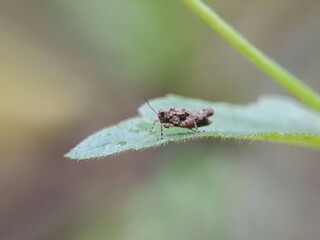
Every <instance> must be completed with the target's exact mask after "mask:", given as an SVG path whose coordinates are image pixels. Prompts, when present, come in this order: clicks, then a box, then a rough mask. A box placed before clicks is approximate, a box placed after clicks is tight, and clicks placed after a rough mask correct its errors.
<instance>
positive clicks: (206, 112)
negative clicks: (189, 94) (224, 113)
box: [146, 100, 214, 139]
mask: <svg viewBox="0 0 320 240" xmlns="http://www.w3.org/2000/svg"><path fill="white" fill-rule="evenodd" d="M146 101H147V100H146ZM147 104H148V105H149V106H150V104H149V102H148V101H147ZM150 108H151V109H152V110H153V111H154V112H155V113H156V114H157V116H158V119H157V120H155V121H154V122H153V125H152V128H151V129H150V131H152V130H153V128H154V126H155V124H156V122H160V124H161V137H160V138H161V139H162V138H163V127H165V128H170V127H181V128H188V129H190V130H192V131H196V132H200V131H199V129H198V127H203V126H207V125H209V124H211V121H210V120H209V119H208V118H209V117H211V116H212V115H213V113H214V111H213V109H212V108H205V109H202V110H195V111H190V110H186V109H183V108H182V109H177V108H170V109H169V110H162V109H160V110H159V111H158V113H157V112H156V111H155V110H154V109H153V108H152V107H151V106H150ZM194 129H195V130H194Z"/></svg>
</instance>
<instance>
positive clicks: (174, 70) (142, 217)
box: [0, 0, 320, 240]
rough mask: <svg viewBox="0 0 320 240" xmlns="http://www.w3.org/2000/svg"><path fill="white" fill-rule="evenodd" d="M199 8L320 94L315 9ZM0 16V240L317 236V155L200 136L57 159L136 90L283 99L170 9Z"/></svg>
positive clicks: (176, 8) (125, 5)
mask: <svg viewBox="0 0 320 240" xmlns="http://www.w3.org/2000/svg"><path fill="white" fill-rule="evenodd" d="M208 3H209V4H210V5H212V6H214V7H215V9H216V10H217V12H219V13H220V14H221V15H222V16H223V17H224V18H225V19H227V20H228V22H230V23H231V24H232V25H234V26H235V28H236V29H237V30H239V31H240V32H241V33H243V34H244V35H245V36H247V37H248V38H249V39H250V40H251V41H252V42H253V43H254V44H255V45H257V46H258V47H259V48H261V49H263V51H265V52H267V53H268V55H269V56H271V57H272V58H275V59H277V60H278V61H279V62H280V63H281V64H283V65H285V66H286V67H287V68H288V69H289V70H291V71H293V72H294V73H295V74H297V75H298V76H299V77H301V79H305V80H306V82H307V83H308V84H309V85H311V86H313V87H314V88H315V89H317V90H319V89H320V85H319V84H320V83H319V81H318V75H319V69H320V68H319V62H320V61H319V56H320V52H319V49H320V48H319V47H318V42H319V41H318V40H319V39H320V34H319V33H320V25H319V24H318V23H319V22H320V14H319V13H320V4H319V1H312V0H307V1H299V0H293V1H288V0H285V1H250V0H243V1H233V0H231V1H223V2H222V1H220V2H217V1H208ZM0 19H1V23H0V34H1V38H0V52H1V57H0V65H1V71H0V129H1V134H0V176H1V183H0V190H1V192H2V193H3V194H2V195H1V201H0V211H1V214H0V239H81V238H83V239H88V238H89V237H92V238H97V239H128V238H129V239H132V238H139V237H140V236H141V235H142V234H143V233H144V231H145V230H146V231H148V232H147V233H148V237H149V239H150V238H154V239H158V238H160V237H161V236H163V237H166V236H171V237H172V238H178V239H179V238H188V237H190V239H195V238H196V239H213V238H217V239H241V238H242V239H246V240H248V239H261V240H264V239H266V240H267V239H268V240H269V239H288V240H289V239H295V238H298V239H299V238H300V239H302V238H303V239H318V238H319V235H320V231H319V227H318V225H319V224H318V223H319V222H320V213H319V210H318V209H319V207H318V205H319V199H320V195H319V191H318V189H319V186H320V179H319V169H320V161H319V153H318V152H317V151H313V150H310V149H301V148H296V147H288V146H283V145H281V146H278V145H272V144H266V143H264V144H262V145H260V144H253V146H248V145H247V144H246V143H242V142H240V143H235V142H232V141H231V142H230V141H223V143H219V141H216V142H215V141H211V140H209V141H201V142H199V143H198V144H196V143H195V142H193V143H192V144H181V145H180V144H173V145H171V144H170V145H169V146H166V147H164V148H161V149H152V150H148V151H144V152H143V153H140V152H135V153H126V154H122V155H119V156H115V157H113V158H110V159H108V160H106V161H82V162H81V163H80V162H78V163H75V162H72V161H68V160H66V159H65V158H63V153H66V152H67V151H68V150H69V149H70V148H71V147H73V146H74V145H75V144H76V143H77V142H79V141H80V140H81V139H83V138H84V137H85V136H87V135H89V134H90V133H92V132H93V131H96V130H98V129H101V128H102V127H105V126H109V125H113V124H115V123H117V122H119V121H120V120H122V119H126V118H129V117H132V116H135V115H137V107H138V106H140V105H141V104H142V103H143V102H144V100H143V96H146V97H147V98H150V99H152V98H154V97H156V96H163V95H165V94H167V93H174V94H180V95H184V96H188V97H196V98H202V99H208V100H209V101H214V102H233V103H235V102H236V103H246V102H252V100H253V99H256V97H257V96H259V95H261V94H262V93H264V94H266V93H281V94H283V92H282V91H281V89H279V87H278V86H276V85H275V84H273V83H272V82H270V81H265V80H266V79H265V78H266V77H265V76H264V75H262V74H261V73H260V72H259V71H257V70H256V69H254V68H253V67H252V66H251V65H250V64H249V63H248V62H247V61H246V60H245V59H243V58H242V57H241V56H239V54H238V53H236V52H235V51H234V50H233V49H231V48H230V47H229V46H228V45H227V44H226V43H225V42H224V41H223V40H221V39H220V38H219V37H217V35H216V34H214V33H212V32H211V30H210V29H209V28H208V27H207V26H205V25H204V24H203V23H202V22H201V21H200V20H199V19H198V18H197V17H196V16H194V14H192V13H191V12H190V10H189V9H187V8H186V7H185V6H184V5H182V4H181V3H180V2H179V1H169V0H166V1H155V0H154V1H149V0H144V1H142V0H134V1H131V2H129V1H124V0H120V1H119V0H117V1H114V0H106V1H100V0H99V1H84V0H82V1H71V0H70V1H62V0H60V1H59V0H56V1H32V0H31V1H0ZM238 145H239V146H238ZM179 190H180V191H179ZM190 226H193V227H194V228H192V227H190ZM164 231H166V232H164ZM182 231H183V232H182ZM184 234H188V236H186V235H184ZM86 236H88V238H85V237H86ZM131 236H132V237H131Z"/></svg>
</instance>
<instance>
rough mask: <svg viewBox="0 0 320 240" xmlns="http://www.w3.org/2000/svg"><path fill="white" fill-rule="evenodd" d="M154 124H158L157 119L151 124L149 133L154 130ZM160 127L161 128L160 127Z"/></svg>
mask: <svg viewBox="0 0 320 240" xmlns="http://www.w3.org/2000/svg"><path fill="white" fill-rule="evenodd" d="M156 122H159V119H157V120H154V122H153V124H152V127H151V128H150V130H149V131H150V132H152V130H153V129H154V125H156ZM161 127H162V126H161Z"/></svg>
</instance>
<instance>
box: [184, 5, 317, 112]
mask: <svg viewBox="0 0 320 240" xmlns="http://www.w3.org/2000/svg"><path fill="white" fill-rule="evenodd" d="M182 1H183V2H184V3H185V4H186V5H188V6H189V7H190V8H191V9H192V10H193V11H194V12H195V13H196V14H197V15H198V16H200V17H201V18H202V19H203V20H204V21H206V22H207V23H208V24H209V25H210V26H211V27H212V28H213V29H214V30H215V31H217V32H218V33H219V34H220V35H221V36H222V37H223V38H224V39H226V40H227V41H228V42H229V43H230V44H231V45H232V46H234V47H235V48H236V49H237V50H238V51H239V52H240V53H242V54H243V55H244V56H245V57H247V58H248V59H249V60H250V61H251V62H252V63H253V64H255V65H256V66H257V67H258V68H259V69H261V70H262V71H263V72H265V73H266V74H268V75H269V76H270V77H271V78H272V79H273V80H274V81H276V82H277V83H278V84H280V85H281V86H282V87H283V88H285V89H286V90H287V91H288V92H290V93H291V94H292V95H293V96H295V97H297V98H298V99H300V100H301V101H302V102H304V103H305V104H306V105H308V106H310V107H311V108H313V109H316V110H317V111H320V95H319V94H318V93H317V92H315V91H314V90H313V89H311V88H310V87H308V86H307V85H306V84H304V83H303V82H302V81H301V80H300V79H298V78H297V77H295V76H294V75H293V74H291V73H290V72H288V71H287V70H285V69H284V68H282V67H281V66H280V65H278V64H277V63H276V62H275V61H273V60H272V59H270V58H269V57H267V56H266V55H264V54H263V53H262V52H261V51H260V50H258V49H257V48H255V47H254V46H253V45H252V44H251V43H249V42H248V40H246V39H245V38H244V37H243V36H242V35H240V34H239V33H238V32H236V31H235V30H234V29H233V28H232V27H231V26H230V25H229V24H228V23H226V22H225V21H224V20H223V19H222V18H221V17H220V16H219V15H218V14H217V13H215V11H214V10H212V9H210V8H209V7H208V6H207V5H205V4H204V3H203V2H202V1H201V0H182Z"/></svg>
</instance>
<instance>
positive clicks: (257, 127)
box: [66, 95, 320, 160]
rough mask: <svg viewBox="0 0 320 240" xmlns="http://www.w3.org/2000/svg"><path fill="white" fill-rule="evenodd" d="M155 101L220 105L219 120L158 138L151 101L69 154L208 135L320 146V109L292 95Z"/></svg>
mask: <svg viewBox="0 0 320 240" xmlns="http://www.w3.org/2000/svg"><path fill="white" fill-rule="evenodd" d="M150 104H151V106H152V107H153V108H154V109H156V110H159V109H165V110H167V109H169V108H185V109H188V110H198V109H202V108H208V107H211V108H213V109H214V111H215V114H214V116H213V117H211V118H210V120H212V121H213V123H212V124H210V125H209V126H205V127H201V128H200V130H205V132H200V133H197V132H193V131H190V130H189V129H185V128H176V127H173V128H169V129H164V138H163V139H161V140H158V137H159V136H160V125H159V124H156V128H155V129H154V131H153V132H150V131H149V130H148V129H150V128H151V126H152V123H153V121H154V120H155V119H157V116H156V115H155V113H154V112H153V111H152V110H151V109H150V107H149V106H148V105H147V104H143V105H142V106H141V107H140V108H139V113H140V116H138V117H134V118H129V119H127V120H125V121H123V122H120V123H119V124H117V125H114V126H111V127H107V128H105V129H102V130H100V131H98V132H97V133H94V134H92V135H91V136H89V137H88V138H87V139H85V140H83V141H82V142H81V143H80V144H79V145H77V146H76V147H75V148H73V149H72V150H71V151H70V152H69V153H67V154H66V157H68V158H71V159H78V160H81V159H90V158H102V157H105V156H110V155H113V154H117V153H120V152H123V151H128V150H142V149H145V148H150V147H157V146H160V145H162V144H165V143H168V142H177V141H184V140H190V139H193V138H203V137H219V138H234V139H240V140H241V139H249V140H267V141H276V142H281V143H290V144H298V145H304V146H310V147H317V148H320V114H319V113H318V112H315V111H313V110H311V109H309V108H307V107H305V106H304V105H302V104H300V103H298V102H296V101H294V100H292V99H290V98H287V97H282V96H263V97H260V98H259V99H258V101H257V102H254V103H250V104H246V105H235V104H229V103H213V102H208V101H203V100H199V99H192V98H185V97H181V96H176V95H167V96H165V97H162V98H157V99H153V100H151V101H150Z"/></svg>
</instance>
